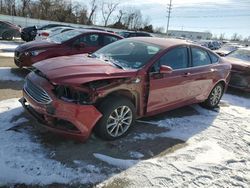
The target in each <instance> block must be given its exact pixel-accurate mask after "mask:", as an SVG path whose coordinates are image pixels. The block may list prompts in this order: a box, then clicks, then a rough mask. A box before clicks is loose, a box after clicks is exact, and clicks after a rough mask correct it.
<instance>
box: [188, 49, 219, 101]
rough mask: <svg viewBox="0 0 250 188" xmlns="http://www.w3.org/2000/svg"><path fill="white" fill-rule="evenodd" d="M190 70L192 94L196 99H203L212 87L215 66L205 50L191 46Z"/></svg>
mask: <svg viewBox="0 0 250 188" xmlns="http://www.w3.org/2000/svg"><path fill="white" fill-rule="evenodd" d="M190 51H191V57H192V61H191V62H192V63H191V66H192V71H191V72H190V78H192V80H193V82H192V84H191V86H192V88H193V94H194V97H195V99H196V100H201V101H202V100H205V99H206V97H207V94H208V93H209V92H210V90H211V88H212V87H213V80H214V79H216V72H217V69H216V66H213V65H212V61H211V58H210V56H209V53H208V51H207V50H205V49H203V48H199V47H197V46H191V47H190Z"/></svg>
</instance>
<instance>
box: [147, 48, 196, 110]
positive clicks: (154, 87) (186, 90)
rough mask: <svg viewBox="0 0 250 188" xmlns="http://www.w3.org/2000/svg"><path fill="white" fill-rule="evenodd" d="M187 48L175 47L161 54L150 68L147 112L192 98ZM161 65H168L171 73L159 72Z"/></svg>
mask: <svg viewBox="0 0 250 188" xmlns="http://www.w3.org/2000/svg"><path fill="white" fill-rule="evenodd" d="M188 54H189V53H188V48H187V47H185V46H182V47H176V48H174V49H172V50H170V51H168V52H167V53H166V54H165V55H163V56H162V57H161V58H160V59H159V60H158V61H157V62H156V63H155V64H154V65H153V67H152V68H151V70H150V71H151V72H150V73H149V74H150V76H149V77H150V86H149V96H148V104H147V114H148V115H150V114H154V112H159V111H162V110H164V109H172V108H174V107H175V106H176V107H177V106H178V105H179V104H182V103H184V102H185V101H188V100H189V99H191V98H192V96H193V93H192V89H190V84H191V83H192V77H191V76H190V71H191V70H192V68H190V67H189V55H188ZM161 65H167V66H170V67H171V68H172V69H173V72H172V73H166V74H161V73H159V67H160V66H161Z"/></svg>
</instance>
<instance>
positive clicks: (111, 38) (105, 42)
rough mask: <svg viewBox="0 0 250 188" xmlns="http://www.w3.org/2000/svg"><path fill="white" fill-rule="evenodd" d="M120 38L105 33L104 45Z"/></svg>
mask: <svg viewBox="0 0 250 188" xmlns="http://www.w3.org/2000/svg"><path fill="white" fill-rule="evenodd" d="M117 40H119V39H118V38H117V37H114V36H111V35H104V36H103V44H102V45H104V46H105V45H107V44H110V43H112V42H115V41H117Z"/></svg>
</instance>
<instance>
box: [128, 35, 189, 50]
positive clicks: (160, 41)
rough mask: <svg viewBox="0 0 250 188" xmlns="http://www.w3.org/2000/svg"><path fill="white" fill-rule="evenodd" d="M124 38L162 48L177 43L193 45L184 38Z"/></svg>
mask: <svg viewBox="0 0 250 188" xmlns="http://www.w3.org/2000/svg"><path fill="white" fill-rule="evenodd" d="M126 40H137V41H141V42H148V43H151V44H155V45H158V46H162V47H164V48H169V47H171V46H177V45H185V44H192V45H193V43H190V42H187V41H185V40H181V39H173V38H158V37H133V38H128V39H126Z"/></svg>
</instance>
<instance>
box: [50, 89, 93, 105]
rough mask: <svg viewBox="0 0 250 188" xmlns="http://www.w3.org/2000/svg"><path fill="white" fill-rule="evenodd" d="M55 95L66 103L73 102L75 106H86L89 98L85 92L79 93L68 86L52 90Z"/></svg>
mask: <svg viewBox="0 0 250 188" xmlns="http://www.w3.org/2000/svg"><path fill="white" fill-rule="evenodd" d="M54 93H55V95H56V96H57V97H58V98H59V99H61V100H63V101H66V102H73V103H76V104H88V103H89V102H90V97H89V94H88V93H87V92H83V91H79V90H77V89H74V88H72V87H69V86H62V85H57V86H55V89H54Z"/></svg>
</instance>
